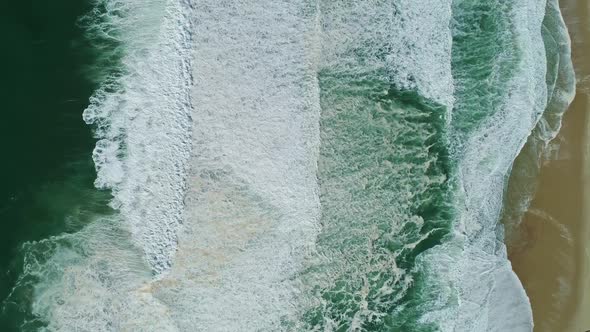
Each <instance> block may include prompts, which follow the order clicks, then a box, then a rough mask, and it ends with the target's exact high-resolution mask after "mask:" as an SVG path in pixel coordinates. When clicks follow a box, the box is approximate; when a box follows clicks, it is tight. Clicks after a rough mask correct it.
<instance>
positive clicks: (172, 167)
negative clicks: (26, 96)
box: [17, 0, 192, 331]
mask: <svg viewBox="0 0 590 332" xmlns="http://www.w3.org/2000/svg"><path fill="white" fill-rule="evenodd" d="M96 6H97V7H96V8H97V9H96V11H95V12H93V13H92V14H93V15H95V17H94V19H93V20H88V21H87V22H86V23H88V22H90V23H91V24H95V25H94V26H91V27H90V33H91V34H99V36H97V38H101V39H105V38H106V39H114V40H116V41H117V43H119V44H120V47H121V48H123V50H122V52H120V53H121V54H122V55H123V57H122V59H121V61H122V65H123V71H122V72H121V74H120V75H118V76H116V77H111V78H110V79H109V80H107V81H106V83H105V84H104V85H103V86H102V87H101V88H100V89H99V90H98V91H97V92H96V93H95V94H94V96H93V97H92V98H91V100H90V106H89V107H88V109H86V110H85V112H84V120H85V121H86V122H87V123H89V124H92V125H94V128H95V130H96V136H97V137H98V138H99V141H98V142H97V145H96V148H95V150H94V152H93V159H94V162H95V165H96V169H97V173H98V176H97V179H96V182H95V184H96V186H97V187H98V188H109V189H111V190H112V193H113V200H112V202H111V204H112V206H113V207H114V208H116V209H117V213H118V215H117V216H115V217H104V216H103V217H101V216H97V217H96V220H95V221H94V222H92V223H91V224H89V225H87V226H86V227H85V228H84V229H82V230H81V231H79V232H77V233H73V234H66V235H62V236H58V237H51V238H48V239H46V240H44V241H41V242H34V243H28V244H26V245H25V248H24V249H25V253H26V257H25V268H24V272H23V275H22V277H21V279H20V280H19V284H18V285H17V289H18V287H27V284H28V283H31V280H34V287H33V289H34V299H33V300H32V312H33V314H35V315H36V316H38V317H40V318H41V319H42V320H43V321H45V322H47V324H48V326H47V327H46V330H48V331H74V330H75V331H121V330H134V331H137V330H141V331H176V330H177V328H176V325H175V322H174V320H173V319H172V318H171V317H170V315H169V309H168V308H167V307H166V306H165V305H163V304H162V303H160V302H159V301H158V300H157V299H155V298H154V297H153V296H152V295H151V292H150V289H151V288H150V287H151V286H150V284H151V282H153V280H154V275H155V277H156V279H157V278H158V277H161V276H162V274H163V273H164V272H165V271H166V270H167V269H168V268H169V267H170V264H171V261H172V258H173V256H174V253H175V251H176V245H177V232H178V229H179V227H180V225H181V223H182V217H183V209H184V203H183V199H184V194H185V191H186V183H185V180H186V176H187V172H188V162H189V155H190V149H191V134H192V132H191V124H192V121H191V111H192V108H191V104H190V89H191V85H192V73H191V71H190V69H191V66H190V61H191V60H192V58H191V48H190V45H191V34H190V32H191V28H190V24H191V21H190V20H189V17H190V16H191V7H190V6H189V4H188V3H185V2H183V1H176V0H169V1H147V2H146V1H134V0H102V1H98V2H97V3H96Z"/></svg>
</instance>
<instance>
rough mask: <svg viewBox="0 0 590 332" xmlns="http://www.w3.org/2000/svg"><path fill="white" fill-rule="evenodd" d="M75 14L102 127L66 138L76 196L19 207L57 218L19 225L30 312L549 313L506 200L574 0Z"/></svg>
mask: <svg viewBox="0 0 590 332" xmlns="http://www.w3.org/2000/svg"><path fill="white" fill-rule="evenodd" d="M55 10H57V9H55ZM24 20H25V19H24V18H23V21H24ZM69 22H71V23H70V25H71V26H70V29H72V31H77V32H76V33H77V34H76V35H75V36H71V35H65V34H64V35H63V36H62V38H64V39H65V40H69V41H70V42H73V41H79V42H80V43H83V44H82V46H80V50H81V51H80V52H87V55H86V56H87V58H84V59H85V61H80V64H79V66H78V67H76V68H75V69H70V70H72V71H73V72H74V73H75V72H76V70H80V71H81V72H84V73H85V75H84V77H83V78H84V79H86V80H87V82H88V83H86V84H87V85H85V86H87V88H86V89H82V90H83V91H81V92H80V93H79V95H78V96H79V98H82V102H81V103H79V104H77V105H76V107H75V108H74V107H72V108H71V110H72V112H73V111H75V110H77V111H79V113H78V114H76V116H75V117H74V120H72V121H73V122H72V123H77V124H78V125H79V127H77V128H78V131H77V132H76V133H75V134H73V135H74V136H75V137H80V139H79V140H80V141H82V138H84V142H86V144H85V145H83V146H82V147H80V146H78V145H76V146H74V143H72V141H78V140H72V139H67V140H65V142H64V143H63V145H64V146H65V147H69V146H71V148H72V149H74V148H77V149H78V150H76V151H80V154H78V155H76V156H77V157H78V158H81V159H76V158H74V159H68V158H69V157H68V155H67V154H66V153H61V154H59V157H55V160H56V161H55V163H57V164H59V165H62V164H63V165H70V166H71V167H70V168H67V169H66V170H64V171H63V173H64V174H65V177H66V180H64V181H67V183H68V184H70V185H69V186H61V185H60V186H58V188H56V189H53V190H55V193H54V192H49V193H48V195H50V198H51V201H49V202H43V204H46V206H51V207H54V206H63V209H56V210H57V211H56V210H51V209H50V210H44V211H43V212H42V213H41V214H40V216H38V218H41V219H44V220H36V221H28V220H27V221H23V222H21V223H19V225H20V224H22V225H23V226H19V227H22V229H23V230H22V232H23V233H24V232H25V231H26V230H28V229H29V228H31V229H34V228H35V227H36V226H35V225H38V224H42V223H43V222H46V220H54V221H53V224H52V228H51V232H41V233H40V234H33V233H31V234H33V235H31V234H29V235H27V236H24V235H23V237H20V238H15V239H14V240H12V241H13V242H11V243H10V244H9V246H10V249H7V251H9V250H12V252H13V253H12V254H11V255H8V256H7V257H8V261H7V262H10V263H6V264H11V266H13V267H14V268H15V270H14V272H11V274H10V278H8V279H7V281H6V282H4V281H3V282H4V283H5V285H6V286H5V288H6V289H7V291H6V295H3V296H4V298H5V300H4V301H3V308H2V315H3V317H11V318H10V319H7V320H6V321H7V322H8V321H9V320H10V324H12V326H13V327H17V326H18V330H23V331H34V330H42V331H74V330H76V331H122V330H123V331H400V332H414V331H415V332H422V331H424V332H426V331H531V330H532V326H533V317H532V314H531V309H530V304H529V302H528V298H527V296H526V294H525V292H524V289H523V288H522V286H521V284H520V281H519V280H518V279H517V277H516V275H515V274H514V273H513V272H512V269H511V266H510V263H509V262H508V260H507V258H506V248H505V245H504V242H503V241H504V235H503V225H502V224H501V223H500V215H501V213H502V209H503V200H504V199H505V197H504V192H505V189H506V185H507V179H508V176H510V174H511V169H512V164H513V162H514V160H515V158H516V156H517V155H518V153H519V152H520V150H521V149H522V147H523V146H524V144H525V142H526V141H527V139H528V140H531V139H535V138H534V137H541V141H543V142H547V141H549V140H550V139H551V138H552V137H553V136H554V135H555V133H556V131H557V130H558V129H559V123H560V117H561V113H562V112H563V111H564V110H565V107H566V106H567V104H568V103H569V101H570V100H571V93H570V90H568V89H569V88H570V84H571V82H572V80H573V73H572V70H571V62H570V61H569V57H570V55H569V39H568V37H567V33H566V30H565V27H564V25H563V22H562V20H561V16H560V13H559V10H558V7H557V5H556V1H553V0H549V1H548V2H547V3H544V2H543V1H536V0H517V1H511V2H506V1H500V0H497V1H485V2H484V1H473V0H454V1H451V0H448V1H434V0H425V1H420V2H416V1H410V0H388V1H386V0H371V1H333V0H295V1H286V0H285V1H268V0H255V1H229V0H217V1H209V0H166V1H164V0H150V1H139V0H96V1H94V2H92V3H90V4H88V5H87V6H85V7H83V6H82V7H80V9H78V11H75V12H74V13H73V14H72V15H71V18H70V21H69ZM74 45H75V44H74ZM72 47H73V46H72ZM74 49H75V50H76V48H74ZM64 52H65V51H64ZM67 52H69V53H68V54H71V53H75V52H74V51H72V49H70V50H69V51H67ZM67 52H66V53H67ZM32 74H35V73H32ZM35 75H36V74H35ZM80 79H82V78H80ZM76 86H78V87H79V85H76ZM19 91H20V90H19ZM68 91H70V90H68ZM52 95H53V94H52ZM82 111H83V112H82ZM68 114H71V113H68ZM50 117H51V118H53V117H54V116H53V115H52V116H50ZM82 119H83V120H84V121H85V122H86V124H87V126H83V125H81V120H82ZM14 121H24V120H23V119H15V120H14ZM74 121H78V122H74ZM51 128H53V130H56V128H55V127H51ZM57 129H59V128H57ZM60 132H62V131H60ZM91 132H92V134H93V139H91V137H90V133H91ZM531 133H533V135H531ZM31 135H32V134H31ZM68 144H71V145H68ZM62 149H65V148H62ZM56 153H57V152H56ZM15 156H16V154H15ZM90 157H91V159H92V161H93V165H94V170H93V169H92V168H89V167H88V165H91V164H90V163H89V160H90ZM70 160H74V161H78V160H83V161H86V163H84V162H78V163H71V162H70ZM24 164H26V163H23V165H24ZM44 166H45V165H44ZM8 172H9V170H7V171H6V172H3V173H8ZM38 172H40V170H38ZM32 173H34V172H32ZM79 174H80V175H79ZM527 176H528V175H527ZM530 178H531V177H530V176H529V178H527V179H526V180H523V181H524V182H525V183H526V184H528V183H529V182H530V181H532V180H530ZM44 179H51V178H44ZM44 181H50V180H44ZM92 181H93V184H94V188H92V187H91V186H90V184H91V182H92ZM31 183H32V182H31ZM40 183H43V181H41V182H40ZM18 184H19V182H15V185H14V186H15V187H18ZM524 187H526V186H524ZM58 189H59V190H58ZM7 192H9V191H7ZM57 193H59V195H58V194H57ZM81 193H82V194H81ZM527 195H528V193H527V192H526V190H525V191H524V192H523V193H522V198H520V199H522V200H523V201H524V200H525V199H526V197H527ZM57 197H61V202H60V203H61V205H56V204H54V202H53V200H56V198H57ZM81 197H83V199H81ZM7 202H9V203H8V204H9V207H11V208H13V206H17V205H16V203H10V201H9V200H7ZM25 219H26V218H23V219H22V220H25ZM19 243H20V244H19ZM3 264H5V263H3ZM6 266H8V265H6ZM10 271H12V270H10Z"/></svg>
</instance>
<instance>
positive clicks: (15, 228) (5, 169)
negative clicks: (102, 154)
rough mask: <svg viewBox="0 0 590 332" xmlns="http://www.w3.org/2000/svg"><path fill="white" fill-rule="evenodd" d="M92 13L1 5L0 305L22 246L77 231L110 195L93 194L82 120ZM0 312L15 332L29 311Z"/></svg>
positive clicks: (48, 4)
mask: <svg viewBox="0 0 590 332" xmlns="http://www.w3.org/2000/svg"><path fill="white" fill-rule="evenodd" d="M90 8H91V4H90V1H66V0H57V1H55V0H54V1H48V0H32V1H23V2H21V1H3V2H2V3H1V4H0V34H1V36H2V37H1V38H2V42H3V45H2V52H0V66H1V67H2V69H1V72H2V80H1V81H0V82H1V85H2V86H1V89H0V94H1V99H0V100H2V102H3V104H2V120H1V121H0V146H1V151H2V162H1V163H0V227H1V228H0V270H1V271H2V274H1V276H0V298H1V299H2V300H4V299H6V297H7V296H8V295H9V293H10V290H11V289H12V287H13V286H14V284H15V282H16V281H17V278H18V276H19V272H20V271H21V269H22V257H21V252H20V250H19V248H20V246H21V245H22V243H24V242H25V241H35V240H40V239H43V238H47V237H48V236H51V235H54V234H58V233H61V232H63V231H65V230H66V231H67V230H74V229H76V228H77V225H79V224H80V223H79V221H80V220H83V219H84V218H85V217H87V216H88V215H89V213H90V212H92V211H95V210H97V209H104V206H105V205H104V204H102V203H103V202H104V200H106V199H107V197H106V196H107V194H106V193H103V194H101V193H97V191H96V190H95V189H94V188H93V181H94V178H95V172H94V165H93V163H92V159H91V151H92V149H93V147H94V143H95V141H94V139H93V138H92V135H91V131H90V128H89V127H88V126H87V125H86V124H85V123H84V122H83V121H82V111H83V110H84V108H85V107H86V106H87V104H88V98H89V97H90V95H91V93H92V92H93V90H94V89H95V88H96V83H94V82H92V80H91V79H90V77H89V76H88V75H87V73H88V70H87V69H88V68H90V67H91V66H92V64H93V62H94V61H95V59H96V57H95V55H94V54H93V53H94V52H93V51H92V48H91V45H90V44H89V42H88V41H87V40H85V38H84V35H83V33H84V31H83V29H82V28H81V26H80V24H79V17H80V16H81V15H83V14H84V13H87V12H88V11H89V10H90ZM25 297H26V296H25ZM24 302H26V301H24ZM3 307H4V308H3V310H2V312H1V318H0V330H1V331H11V330H15V329H17V326H18V325H19V324H20V322H21V321H22V319H23V317H24V316H23V315H22V312H24V311H26V309H25V308H22V303H21V304H20V307H19V306H17V305H13V304H11V303H5V305H3Z"/></svg>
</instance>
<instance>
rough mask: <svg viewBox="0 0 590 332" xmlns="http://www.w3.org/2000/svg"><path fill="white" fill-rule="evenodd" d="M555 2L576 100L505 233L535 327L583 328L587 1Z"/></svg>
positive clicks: (542, 330)
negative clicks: (516, 221) (520, 214)
mask: <svg viewBox="0 0 590 332" xmlns="http://www.w3.org/2000/svg"><path fill="white" fill-rule="evenodd" d="M560 6H561V7H562V11H563V16H564V18H565V21H566V24H567V26H568V29H569V32H570V36H571V37H572V52H573V59H574V67H575V70H576V77H577V80H578V84H577V88H576V98H575V99H574V101H573V103H572V105H571V106H570V108H569V110H568V111H567V113H566V115H565V117H564V120H563V127H562V129H561V131H560V133H559V135H558V137H557V138H556V142H557V143H558V146H559V150H558V152H557V153H556V154H554V158H551V159H550V160H546V161H544V163H543V166H542V168H541V173H540V175H539V178H538V181H539V182H538V187H537V191H536V193H535V196H534V198H533V201H532V202H531V205H530V208H529V209H528V211H527V212H526V214H525V215H524V218H523V220H522V223H521V225H520V227H519V229H517V232H518V235H514V234H507V238H508V239H512V241H513V242H511V241H510V240H509V241H508V243H507V244H508V246H509V258H510V260H511V261H512V264H513V269H514V271H515V272H516V274H517V275H518V276H519V278H520V279H521V281H522V282H523V285H524V287H525V289H526V291H527V294H528V296H529V298H530V300H531V305H532V309H533V317H534V321H535V329H534V331H535V332H570V331H571V332H584V331H587V330H590V204H587V202H590V113H589V112H590V98H589V95H590V94H589V91H590V90H589V88H590V84H589V83H590V80H589V79H588V77H589V74H590V15H589V14H590V2H588V0H561V3H560ZM556 146H557V145H556ZM507 230H508V231H510V227H507Z"/></svg>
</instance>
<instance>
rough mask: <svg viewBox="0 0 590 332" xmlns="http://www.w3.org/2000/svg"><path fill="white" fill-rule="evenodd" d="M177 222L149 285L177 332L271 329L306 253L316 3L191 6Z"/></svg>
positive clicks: (313, 153) (284, 314) (290, 313)
mask: <svg viewBox="0 0 590 332" xmlns="http://www.w3.org/2000/svg"><path fill="white" fill-rule="evenodd" d="M194 6H195V9H194V13H195V15H194V17H193V18H192V20H193V22H194V29H195V31H196V36H195V41H194V64H193V65H194V67H193V75H194V87H193V90H192V99H193V103H194V110H193V114H192V116H193V119H194V125H193V133H192V135H193V149H192V159H191V171H190V174H189V178H188V183H189V191H188V193H187V198H186V209H185V213H186V214H185V224H184V228H183V231H182V233H181V234H180V235H179V246H178V252H177V254H176V256H175V258H174V260H173V263H172V267H171V270H170V271H169V273H168V274H167V275H166V276H165V277H164V278H162V279H161V280H160V281H158V282H156V283H155V284H154V285H153V286H152V289H153V291H152V293H153V294H154V295H155V296H156V297H157V298H158V299H159V300H160V301H161V302H163V303H165V304H166V305H167V306H168V308H170V314H171V315H172V318H173V319H174V321H175V323H176V324H177V326H178V327H179V329H180V330H183V331H191V330H199V331H277V330H280V328H281V327H280V324H281V321H282V320H286V319H290V320H293V319H294V315H295V314H296V313H297V309H298V305H297V303H296V300H295V296H296V292H297V289H296V287H295V283H296V279H295V273H296V272H297V271H298V270H299V269H300V267H301V264H302V261H303V258H304V256H305V254H306V253H307V252H308V251H310V250H312V249H313V245H314V239H315V235H316V233H317V227H318V220H319V202H318V188H317V182H316V168H317V154H318V146H319V94H318V84H317V79H316V71H315V66H316V62H317V59H316V58H317V56H318V54H317V50H316V49H315V48H314V47H315V46H314V45H315V29H316V21H315V19H316V17H315V12H316V11H315V7H314V6H313V3H311V2H309V1H307V0H301V1H299V0H298V1H286V0H285V1H276V0H261V1H229V0H225V1H224V0H221V1H220V0H197V1H194Z"/></svg>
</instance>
